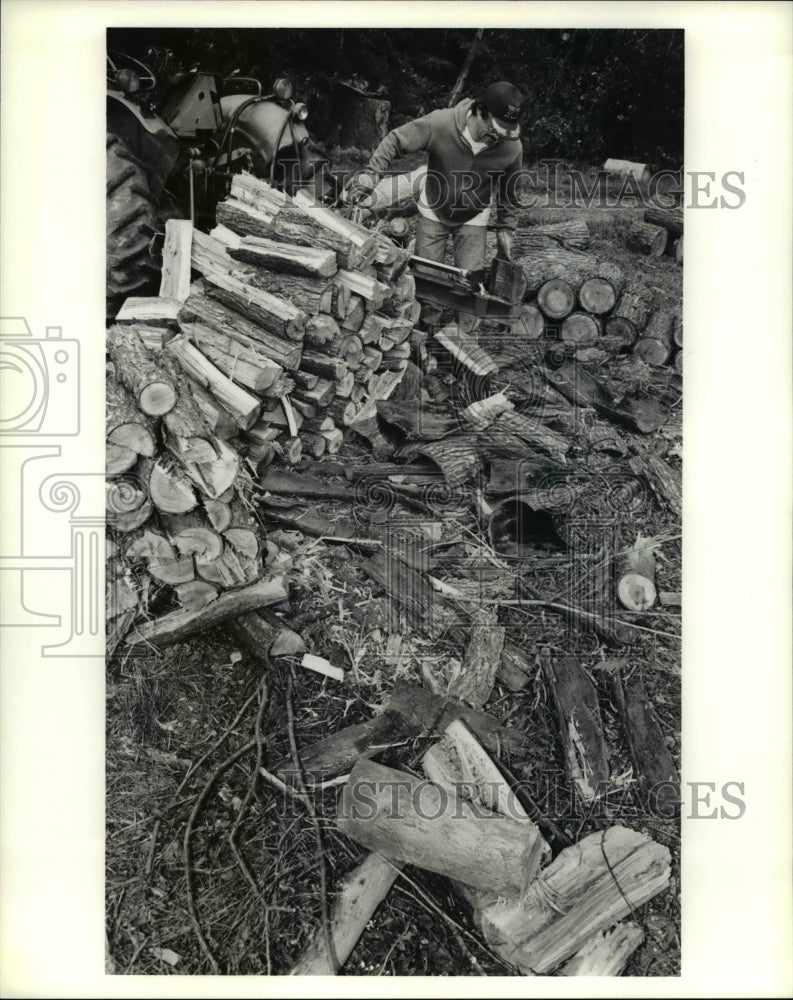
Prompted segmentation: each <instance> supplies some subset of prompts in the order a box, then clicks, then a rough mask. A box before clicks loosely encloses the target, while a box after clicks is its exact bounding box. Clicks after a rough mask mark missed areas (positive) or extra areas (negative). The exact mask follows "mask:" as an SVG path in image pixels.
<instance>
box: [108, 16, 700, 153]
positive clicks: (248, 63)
mask: <svg viewBox="0 0 793 1000" xmlns="http://www.w3.org/2000/svg"><path fill="white" fill-rule="evenodd" d="M474 36H475V31H474V30H473V29H462V28H449V29H435V28H432V29H417V28H391V29H385V28H354V29H351V28H281V29H250V28H247V29H246V28H226V29H210V28H174V29H162V28H159V29H155V28H152V29H143V28H136V29H110V31H109V32H108V44H109V46H110V47H112V48H117V49H121V50H122V51H125V52H127V53H129V54H130V55H137V56H138V57H141V56H142V55H143V53H144V52H145V51H146V49H147V48H149V47H150V46H155V47H157V46H162V47H167V48H169V49H171V50H172V52H173V53H174V56H175V58H176V59H177V60H178V61H179V62H180V63H182V64H183V65H184V67H185V68H190V67H191V66H201V67H202V68H204V69H207V70H211V71H215V72H219V73H222V74H224V75H229V74H230V73H231V72H232V71H234V70H237V71H239V72H240V73H241V74H242V75H245V76H254V77H257V78H260V79H261V80H262V81H263V83H264V84H265V85H266V84H267V83H268V82H270V81H271V80H272V79H273V78H274V77H276V76H280V75H288V76H291V77H292V78H293V79H294V81H295V84H296V86H297V88H298V90H299V92H300V97H301V99H304V100H306V101H307V102H308V103H309V107H310V108H311V119H310V125H311V128H312V131H313V132H314V134H315V135H316V136H317V137H318V138H319V139H322V140H324V141H327V142H331V143H332V142H333V138H334V136H333V130H334V124H335V123H336V121H337V119H338V107H337V105H338V102H339V101H340V100H342V96H341V92H340V91H339V89H338V88H337V87H336V86H335V85H334V84H335V81H337V80H355V81H356V83H357V84H358V85H359V86H362V87H363V88H364V89H366V90H368V91H370V92H376V93H379V94H381V95H382V96H383V97H384V98H387V99H388V100H389V101H391V123H392V125H398V124H400V123H401V122H403V121H406V120H408V119H410V118H413V117H416V115H418V114H420V113H423V112H425V111H429V110H431V109H432V108H434V107H440V106H444V105H445V104H446V103H447V101H448V98H449V94H450V93H451V90H452V87H453V86H454V83H455V80H456V79H457V75H458V73H459V72H460V69H461V68H462V66H463V64H464V62H465V58H466V55H467V53H468V50H469V48H470V45H471V43H472V41H473V40H474ZM496 79H508V80H510V81H512V82H513V83H515V84H517V85H518V86H519V87H521V88H522V89H524V90H525V91H526V92H527V93H530V94H531V95H532V100H531V103H530V106H529V110H528V113H527V115H526V129H525V140H524V141H525V145H526V153H527V159H528V160H529V161H533V160H538V159H541V158H561V159H565V160H569V161H574V162H581V161H583V162H598V161H602V160H603V159H604V158H605V157H607V156H616V157H620V158H624V159H633V160H638V161H641V162H649V163H653V164H655V165H657V166H674V167H677V166H680V165H681V164H682V161H683V107H684V47H683V32H682V30H680V31H678V30H649V29H625V30H622V29H621V30H594V29H580V28H570V29H564V30H563V29H559V30H555V29H554V30H542V31H540V30H528V29H527V30H518V29H513V30H506V29H485V31H484V35H483V37H482V41H481V45H480V47H479V49H478V51H477V54H476V57H475V59H474V61H473V65H472V67H471V71H470V75H469V78H468V81H467V85H466V88H465V90H464V93H465V94H467V95H468V96H474V95H475V94H476V93H477V91H479V90H480V89H481V88H483V87H484V86H486V85H487V84H488V83H490V82H492V81H493V80H496Z"/></svg>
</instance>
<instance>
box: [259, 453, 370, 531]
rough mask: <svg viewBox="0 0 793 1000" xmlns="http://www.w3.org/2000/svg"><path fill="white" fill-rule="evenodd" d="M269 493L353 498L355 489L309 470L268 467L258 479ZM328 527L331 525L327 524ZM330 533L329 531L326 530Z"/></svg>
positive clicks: (320, 497)
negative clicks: (295, 470)
mask: <svg viewBox="0 0 793 1000" xmlns="http://www.w3.org/2000/svg"><path fill="white" fill-rule="evenodd" d="M259 485H260V486H261V488H262V489H263V490H267V491H268V492H269V493H275V494H276V495H278V496H290V497H295V498H299V497H302V498H304V499H310V500H342V501H350V500H355V498H356V491H355V489H354V488H353V487H351V486H349V485H348V484H346V483H330V482H328V480H327V479H322V478H320V477H319V476H314V475H312V474H311V473H309V472H281V471H276V470H274V469H270V470H268V471H267V473H266V474H265V475H264V476H262V477H261V479H260V480H259ZM329 527H331V526H330V525H329ZM328 533H329V534H330V532H328Z"/></svg>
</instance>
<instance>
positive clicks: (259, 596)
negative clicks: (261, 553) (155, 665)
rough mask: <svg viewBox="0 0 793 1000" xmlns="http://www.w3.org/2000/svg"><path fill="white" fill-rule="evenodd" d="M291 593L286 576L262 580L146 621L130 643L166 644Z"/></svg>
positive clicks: (135, 632)
mask: <svg viewBox="0 0 793 1000" xmlns="http://www.w3.org/2000/svg"><path fill="white" fill-rule="evenodd" d="M288 596H289V592H288V591H287V589H286V585H285V583H284V580H283V577H274V578H273V579H272V580H259V581H257V582H256V583H252V584H250V586H247V587H243V588H241V589H240V590H235V591H231V592H229V593H228V594H222V595H221V596H220V597H218V599H217V600H216V601H213V602H212V603H211V604H210V605H208V606H207V607H206V608H203V609H202V610H201V611H198V612H188V611H183V610H180V611H172V612H171V613H170V614H167V615H163V617H162V618H155V619H153V620H152V621H149V622H144V623H142V624H141V625H139V626H137V628H136V629H135V631H134V632H133V633H131V634H130V635H128V636H127V640H126V641H127V643H128V644H129V645H131V646H134V645H139V644H140V643H144V642H147V643H153V644H154V645H158V646H167V645H169V644H170V643H173V642H181V641H182V640H183V639H187V638H189V637H190V636H193V635H196V634H197V633H199V632H204V631H206V630H207V629H210V628H214V627H215V626H216V625H221V624H223V623H224V622H227V621H229V620H230V619H232V618H236V617H238V616H239V615H244V614H247V613H248V612H249V611H255V610H256V608H261V607H265V606H266V605H268V604H278V603H279V602H280V601H284V600H286V599H287V597H288Z"/></svg>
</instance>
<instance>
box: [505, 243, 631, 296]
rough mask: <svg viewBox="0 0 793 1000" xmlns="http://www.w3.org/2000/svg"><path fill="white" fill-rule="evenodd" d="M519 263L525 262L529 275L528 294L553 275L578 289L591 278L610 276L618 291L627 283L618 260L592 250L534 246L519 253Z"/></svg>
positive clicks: (609, 279) (524, 269) (516, 258)
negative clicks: (581, 251)
mask: <svg viewBox="0 0 793 1000" xmlns="http://www.w3.org/2000/svg"><path fill="white" fill-rule="evenodd" d="M515 263H517V264H520V265H521V267H522V268H523V271H524V273H525V275H526V281H527V286H526V288H527V294H528V295H534V294H536V293H537V291H539V289H540V288H541V287H542V286H543V285H544V284H545V282H546V281H550V280H551V279H553V278H561V279H563V280H564V281H567V282H568V283H569V284H570V285H572V286H573V289H574V290H575V291H577V290H578V289H579V288H580V287H581V285H582V284H583V283H584V282H585V281H586V280H587V278H595V277H602V278H606V279H607V280H608V281H610V282H611V283H612V285H614V287H615V290H617V292H618V293H619V292H620V291H622V286H623V284H624V276H623V273H622V270H621V269H620V268H619V267H618V266H617V265H616V264H613V263H612V262H611V261H605V260H599V259H598V258H597V257H595V256H594V255H592V254H588V253H578V252H574V251H572V250H562V249H561V248H558V249H557V248H555V247H554V248H552V249H548V250H534V251H532V252H531V253H530V254H527V255H525V256H520V257H518V256H516V257H515Z"/></svg>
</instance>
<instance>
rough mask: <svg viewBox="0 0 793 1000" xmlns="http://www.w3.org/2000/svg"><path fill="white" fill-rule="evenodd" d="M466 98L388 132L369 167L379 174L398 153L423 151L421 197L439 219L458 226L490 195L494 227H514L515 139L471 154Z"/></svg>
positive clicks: (519, 150) (518, 151)
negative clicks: (424, 167) (466, 136)
mask: <svg viewBox="0 0 793 1000" xmlns="http://www.w3.org/2000/svg"><path fill="white" fill-rule="evenodd" d="M472 104H473V101H472V100H471V99H470V98H469V99H466V100H464V101H461V102H460V103H459V104H457V105H456V106H455V107H453V108H440V109H438V110H437V111H431V112H430V113H429V114H428V115H424V117H423V118H416V119H415V120H414V121H412V122H407V123H406V124H405V125H401V126H400V127H399V128H395V129H394V130H393V131H391V132H389V133H388V135H387V136H386V137H385V139H383V141H382V142H381V143H380V145H379V146H378V147H377V149H376V150H375V151H374V153H372V156H371V158H370V160H369V166H370V167H371V168H372V169H373V170H376V171H377V172H378V173H383V172H384V171H385V170H386V169H387V168H388V167H389V166H390V165H391V163H392V162H393V160H394V159H396V158H397V157H398V156H404V155H406V154H407V153H417V152H419V150H423V149H425V150H426V151H427V181H426V186H425V189H424V192H425V197H426V200H427V202H428V204H429V206H430V207H431V208H432V209H433V211H434V212H435V213H436V215H437V216H438V218H439V219H441V220H442V221H444V222H448V223H449V224H454V225H459V224H461V223H465V222H467V221H468V220H469V219H473V218H474V216H476V215H478V214H479V212H481V211H482V210H483V209H485V208H487V206H488V205H489V204H490V198H491V195H492V193H493V191H495V193H496V223H495V224H496V226H497V227H499V228H504V229H515V228H516V226H517V224H518V210H517V207H516V206H515V204H514V202H513V195H514V190H515V186H516V181H517V174H518V172H519V171H520V169H521V167H522V165H523V146H522V145H521V142H520V140H515V139H508V140H502V141H501V142H498V143H496V144H495V145H493V146H490V147H488V148H487V149H484V150H482V151H481V152H480V153H476V154H474V153H472V151H471V147H470V146H469V145H468V143H466V141H465V139H464V138H463V131H464V129H465V125H466V119H467V117H468V112H469V110H470V108H471V105H472Z"/></svg>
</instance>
